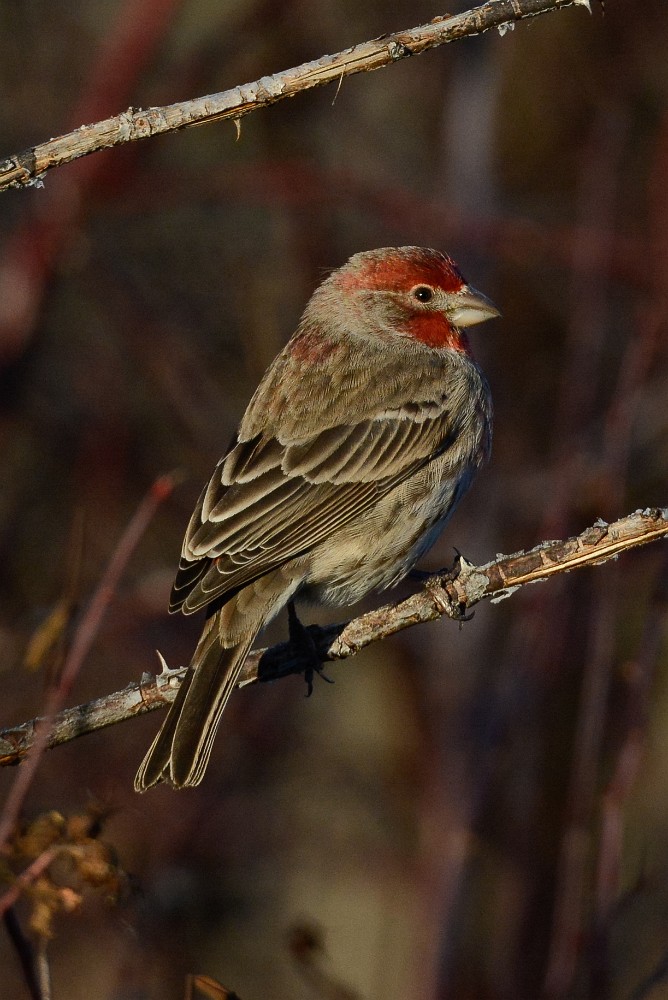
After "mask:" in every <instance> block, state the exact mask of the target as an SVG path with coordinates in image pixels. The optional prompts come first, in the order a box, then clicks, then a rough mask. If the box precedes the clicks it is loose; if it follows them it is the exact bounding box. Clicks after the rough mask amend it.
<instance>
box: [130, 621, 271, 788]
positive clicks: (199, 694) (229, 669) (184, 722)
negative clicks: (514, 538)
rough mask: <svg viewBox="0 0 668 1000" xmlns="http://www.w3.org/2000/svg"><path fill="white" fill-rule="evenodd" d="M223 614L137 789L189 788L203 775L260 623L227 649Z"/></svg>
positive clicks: (210, 628)
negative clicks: (221, 629) (221, 631)
mask: <svg viewBox="0 0 668 1000" xmlns="http://www.w3.org/2000/svg"><path fill="white" fill-rule="evenodd" d="M219 615H220V612H218V613H217V614H215V615H213V616H212V617H211V618H210V619H209V621H208V622H207V627H206V628H205V630H204V632H203V634H202V637H201V639H200V641H199V643H198V644H197V649H196V650H195V653H194V655H193V658H192V661H191V663H190V666H189V667H188V670H187V672H186V675H185V677H184V678H183V681H182V682H181V686H180V688H179V690H178V692H177V694H176V698H175V699H174V701H173V702H172V704H171V706H170V709H169V712H168V713H167V718H166V719H165V721H164V722H163V724H162V726H161V728H160V731H159V732H158V735H157V736H156V738H155V739H154V740H153V743H152V744H151V746H150V747H149V750H148V753H147V754H146V756H145V757H144V760H143V761H142V764H141V766H140V768H139V770H138V771H137V775H136V777H135V790H136V791H138V792H145V791H146V789H147V788H151V786H152V785H156V784H158V782H160V781H167V782H169V783H170V784H171V785H173V786H174V787H175V788H185V787H187V786H189V785H198V784H199V783H200V781H201V780H202V778H203V777H204V772H205V770H206V766H207V764H208V763H209V757H210V755H211V747H212V745H213V739H214V736H215V735H216V729H217V728H218V723H219V722H220V717H221V715H222V714H223V709H224V708H225V705H226V704H227V699H228V698H229V697H230V695H231V693H232V691H233V690H234V688H235V687H236V684H237V681H238V679H239V674H240V672H241V668H242V667H243V665H244V661H245V659H246V657H247V656H248V652H249V650H250V648H251V645H252V643H253V641H254V639H255V636H256V635H257V633H258V632H259V630H260V627H261V626H262V620H261V619H260V620H259V621H258V623H257V628H255V629H248V630H247V631H246V632H245V633H244V635H243V637H242V638H240V641H239V642H238V643H237V644H236V645H233V646H229V647H227V648H225V647H224V646H222V645H221V642H220V634H219Z"/></svg>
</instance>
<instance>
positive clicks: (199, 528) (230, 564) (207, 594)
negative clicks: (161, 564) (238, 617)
mask: <svg viewBox="0 0 668 1000" xmlns="http://www.w3.org/2000/svg"><path fill="white" fill-rule="evenodd" d="M443 404H444V401H443V400H438V401H437V402H436V401H434V400H431V401H429V400H428V401H426V402H425V404H424V406H422V407H418V408H416V406H415V404H414V403H411V404H408V405H407V406H406V407H405V408H401V407H399V408H397V409H395V410H393V411H391V412H387V411H385V412H383V413H382V414H379V415H378V416H377V417H376V418H375V419H374V418H369V419H367V420H362V421H360V422H358V423H356V424H350V425H345V424H344V425H340V426H337V427H331V428H328V429H326V430H324V431H322V432H320V433H318V434H314V435H312V436H311V437H309V438H307V439H306V440H297V441H294V440H293V441H281V440H280V434H278V435H277V436H275V437H265V436H264V435H257V436H256V437H255V438H253V439H251V440H248V441H235V442H234V443H233V447H232V448H231V449H230V450H229V451H228V453H227V455H226V456H225V457H224V458H223V459H222V460H221V462H220V463H219V464H218V466H217V468H216V471H215V472H214V475H213V476H212V478H211V481H210V482H209V484H208V485H207V487H206V489H205V490H204V492H203V494H202V497H201V498H200V501H199V503H198V505H197V507H196V509H195V512H194V514H193V517H192V518H191V521H190V525H189V527H188V531H187V534H186V538H185V540H184V544H183V552H182V556H181V562H180V565H179V570H178V573H177V576H176V580H175V583H174V588H173V590H172V600H171V604H170V610H177V609H179V608H181V609H182V610H183V611H184V612H186V613H191V612H193V611H197V610H198V609H200V608H202V607H206V606H207V605H210V604H212V603H214V602H215V603H216V605H217V606H218V605H219V604H221V603H224V602H225V600H226V599H228V598H229V597H231V596H232V595H233V594H234V593H236V592H238V590H239V589H240V588H241V587H243V586H245V585H247V584H248V583H249V582H251V581H252V580H254V579H257V578H258V577H259V576H261V575H263V574H264V573H267V572H269V571H270V570H271V569H274V568H276V567H277V566H279V565H281V564H283V563H284V562H286V561H287V560H289V559H292V558H295V557H296V556H297V555H300V554H303V553H305V552H308V551H309V550H310V549H312V548H313V546H314V545H316V544H318V542H320V541H322V540H323V539H324V538H326V537H327V536H328V535H329V534H331V533H332V531H335V530H336V529H337V528H339V527H341V526H342V525H344V524H346V523H348V522H350V521H351V520H352V519H354V518H356V517H357V516H359V515H360V514H361V513H363V512H364V511H366V510H368V509H369V508H371V507H372V506H373V505H374V504H375V503H377V502H378V500H379V498H380V497H382V496H384V495H386V494H387V493H388V492H389V491H390V490H392V489H394V487H395V486H397V485H398V484H399V483H400V482H402V481H403V480H404V479H406V478H407V477H409V476H410V475H412V474H413V473H414V472H415V471H417V469H419V468H421V467H422V466H424V465H425V464H426V463H427V462H429V461H431V460H432V459H433V458H435V457H436V456H437V455H439V454H442V453H443V452H444V451H445V450H446V449H447V448H448V447H450V445H451V444H452V443H453V441H454V440H455V439H456V438H457V433H458V428H457V427H456V426H455V425H454V423H453V421H452V418H451V416H450V414H449V413H448V412H447V410H446V409H445V408H444V405H443Z"/></svg>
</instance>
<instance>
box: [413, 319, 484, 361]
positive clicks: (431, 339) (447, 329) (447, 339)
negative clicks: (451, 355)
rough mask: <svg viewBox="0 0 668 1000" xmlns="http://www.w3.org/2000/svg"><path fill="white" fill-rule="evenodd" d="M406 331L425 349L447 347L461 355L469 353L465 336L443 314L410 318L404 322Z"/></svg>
mask: <svg viewBox="0 0 668 1000" xmlns="http://www.w3.org/2000/svg"><path fill="white" fill-rule="evenodd" d="M406 330H407V332H408V334H409V336H411V337H413V339H414V340H419V341H420V343H422V344H426V345H427V347H447V348H449V349H450V350H451V351H461V353H462V354H470V353H471V349H470V347H469V342H468V339H467V337H466V335H465V334H463V333H462V332H461V330H457V329H455V327H454V326H452V325H451V324H450V323H449V322H448V320H447V319H446V317H445V316H444V315H443V313H440V312H424V313H420V314H419V315H416V316H411V317H410V319H408V320H407V321H406Z"/></svg>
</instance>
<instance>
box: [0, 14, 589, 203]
mask: <svg viewBox="0 0 668 1000" xmlns="http://www.w3.org/2000/svg"><path fill="white" fill-rule="evenodd" d="M573 5H582V6H586V7H587V8H589V0H488V2H487V3H484V4H482V5H481V6H480V7H476V8H475V9H473V10H470V11H467V12H465V13H463V14H457V15H455V16H454V17H448V16H442V17H435V18H434V19H433V21H431V22H430V23H429V24H423V25H420V26H419V27H416V28H409V29H407V30H405V31H398V32H395V33H394V34H391V35H382V36H381V37H380V38H376V39H374V40H373V41H369V42H361V43H360V44H359V45H354V46H353V47H352V48H350V49H345V50H344V51H343V52H338V53H337V54H336V55H327V56H322V57H321V58H320V59H315V60H313V61H312V62H308V63H303V64H302V65H301V66H296V67H294V68H293V69H287V70H283V71H282V72H279V73H274V74H273V75H271V76H263V77H262V78H261V79H260V80H256V81H255V82H254V83H248V84H244V85H242V86H240V87H234V88H233V89H232V90H226V91H223V92H222V93H220V94H210V95H208V96H206V97H198V98H195V99H194V100H192V101H182V102H180V103H178V104H170V105H167V106H166V107H162V108H148V109H146V110H142V109H137V108H128V110H127V111H124V112H122V113H121V114H120V115H116V116H115V117H114V118H107V119H105V120H104V121H100V122H96V123H95V124H93V125H82V126H81V127H80V128H78V129H76V131H74V132H69V133H67V134H66V135H61V136H58V137H57V138H55V139H48V140H47V141H46V142H42V143H39V144H38V145H36V146H33V147H32V148H30V149H27V150H23V151H22V152H20V153H16V154H14V155H13V156H9V157H7V158H6V159H5V160H3V161H1V162H0V191H3V190H6V189H7V188H10V187H25V186H28V185H31V184H34V183H35V182H36V181H39V180H40V179H41V178H42V177H43V175H44V174H45V173H46V171H47V170H50V169H51V168H52V167H57V166H61V165H62V164H63V163H69V162H71V161H72V160H76V159H78V158H79V157H81V156H87V155H88V154H89V153H95V152H98V151H99V150H101V149H109V148H110V147H111V146H120V145H122V144H124V143H126V142H134V141H136V140H137V139H147V138H148V137H149V136H152V135H160V134H161V133H163V132H173V131H176V130H178V129H182V128H189V127H190V126H193V125H202V124H204V123H205V122H211V121H216V120H218V119H224V118H228V119H232V120H234V121H235V122H236V123H238V121H239V119H240V118H242V117H243V116H244V115H247V114H249V112H251V111H256V110H257V109H258V108H263V107H267V106H268V105H270V104H275V103H276V102H277V101H282V100H284V99H285V98H287V97H294V96H295V95H296V94H299V93H301V92H302V91H305V90H311V89H313V88H314V87H322V86H324V85H325V84H327V83H332V82H335V83H337V84H340V82H341V80H342V79H343V78H344V77H346V76H353V75H354V74H356V73H370V72H372V71H373V70H376V69H382V68H383V67H384V66H389V65H391V64H392V63H394V62H398V61H399V60H401V59H406V58H407V57H408V56H412V55H418V54H419V53H421V52H425V51H426V50H427V49H432V48H435V47H436V46H438V45H444V44H445V43H446V42H453V41H455V40H456V39H459V38H464V37H466V36H468V35H479V34H482V33H483V32H485V31H489V30H490V29H491V28H499V27H501V26H503V25H504V24H513V23H514V22H515V21H521V20H523V19H524V18H527V17H535V16H536V15H538V14H545V13H547V12H548V11H551V10H558V9H560V8H562V7H570V6H573Z"/></svg>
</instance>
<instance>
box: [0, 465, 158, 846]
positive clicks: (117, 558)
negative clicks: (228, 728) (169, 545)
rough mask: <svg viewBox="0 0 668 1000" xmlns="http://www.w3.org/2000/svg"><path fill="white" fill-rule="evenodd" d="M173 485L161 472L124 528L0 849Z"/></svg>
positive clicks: (12, 802) (23, 776)
mask: <svg viewBox="0 0 668 1000" xmlns="http://www.w3.org/2000/svg"><path fill="white" fill-rule="evenodd" d="M173 488H174V477H173V476H161V477H160V478H159V479H157V480H156V481H155V482H154V484H153V486H152V487H151V489H150V490H149V492H148V493H147V495H146V496H145V497H144V499H143V500H142V502H141V504H140V505H139V507H138V508H137V511H136V512H135V514H134V515H133V517H132V519H131V521H130V523H129V524H128V526H127V528H126V529H125V531H124V532H123V535H122V536H121V539H120V541H119V543H118V545H117V547H116V550H115V552H114V554H113V556H112V558H111V561H110V562H109V565H108V567H107V569H106V571H105V573H104V576H103V577H102V580H101V581H100V584H99V586H98V588H97V591H96V592H95V594H94V595H93V599H92V600H91V602H90V604H89V606H88V609H87V611H86V613H85V614H84V616H83V618H82V620H81V622H80V623H79V626H78V628H77V630H76V633H75V635H74V639H73V641H72V646H71V648H70V651H69V653H68V655H67V657H66V659H65V663H64V665H63V669H62V672H61V674H60V676H59V678H58V680H57V682H56V683H55V685H54V686H53V688H52V689H51V691H50V692H49V695H48V697H47V701H46V706H45V713H44V716H43V718H41V719H39V720H37V721H36V722H35V725H34V727H33V733H32V739H31V741H30V743H31V748H32V749H31V753H30V759H29V760H28V763H27V765H26V767H24V768H22V769H21V771H19V773H18V775H17V776H16V780H15V782H14V784H13V786H12V788H11V790H10V792H9V795H8V796H7V801H6V802H5V805H4V808H3V810H2V815H1V816H0V850H2V849H4V848H5V845H6V844H7V841H8V840H9V838H10V837H11V835H12V831H13V830H14V827H15V825H16V823H17V821H18V817H19V814H20V812H21V807H22V805H23V802H24V800H25V797H26V794H27V792H28V789H29V787H30V784H31V782H32V780H33V778H34V776H35V773H36V771H37V768H38V766H39V762H40V760H41V757H42V754H43V753H44V751H45V750H46V748H47V747H48V746H49V745H50V741H51V735H52V729H53V727H54V724H55V722H56V719H55V716H56V713H57V712H59V711H60V709H61V708H62V706H63V704H64V703H65V700H66V699H67V697H68V695H69V693H70V691H71V690H72V685H73V684H74V681H75V679H76V677H77V674H78V673H79V670H80V669H81V666H82V664H83V661H84V659H85V657H86V655H87V654H88V651H89V649H90V647H91V645H92V644H93V640H94V639H95V636H96V635H97V632H98V630H99V627H100V623H101V621H102V618H103V617H104V614H105V612H106V610H107V608H108V606H109V603H110V601H111V599H112V597H113V595H114V592H115V590H116V588H117V586H118V584H119V581H120V579H121V576H122V574H123V572H124V570H125V567H126V565H127V563H128V560H129V559H130V556H131V555H132V553H133V552H134V550H135V548H136V547H137V544H138V543H139V541H140V539H141V537H142V535H143V534H144V532H145V531H146V528H147V526H148V524H149V523H150V521H151V519H152V518H153V515H154V514H155V512H156V510H157V508H158V506H159V505H160V504H161V503H162V501H163V500H165V499H166V498H167V497H168V496H169V494H170V493H171V492H172V489H173Z"/></svg>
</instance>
